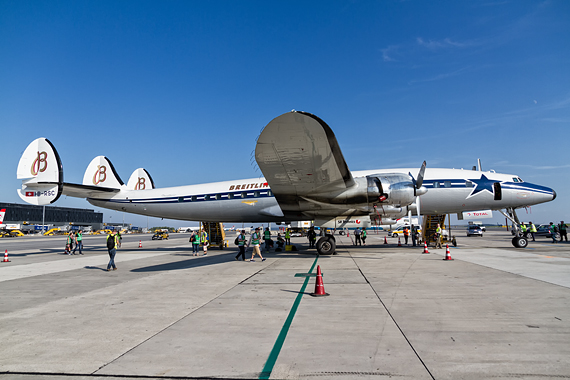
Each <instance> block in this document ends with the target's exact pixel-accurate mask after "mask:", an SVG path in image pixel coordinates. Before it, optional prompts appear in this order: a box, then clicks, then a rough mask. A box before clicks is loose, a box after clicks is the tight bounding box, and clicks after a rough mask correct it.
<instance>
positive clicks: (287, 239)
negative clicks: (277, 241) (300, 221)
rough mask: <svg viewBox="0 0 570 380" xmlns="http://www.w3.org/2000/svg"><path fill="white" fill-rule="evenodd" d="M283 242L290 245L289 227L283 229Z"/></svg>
mask: <svg viewBox="0 0 570 380" xmlns="http://www.w3.org/2000/svg"><path fill="white" fill-rule="evenodd" d="M285 244H287V245H291V230H290V229H289V228H287V229H285Z"/></svg>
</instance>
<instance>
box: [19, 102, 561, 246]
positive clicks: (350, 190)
mask: <svg viewBox="0 0 570 380" xmlns="http://www.w3.org/2000/svg"><path fill="white" fill-rule="evenodd" d="M255 158H256V161H257V164H258V165H259V168H260V169H261V171H262V173H263V174H264V176H265V178H250V179H244V180H233V181H224V182H216V183H208V184H199V185H189V186H180V187H168V188H155V186H154V182H153V181H152V178H151V177H150V175H149V174H148V172H147V171H146V170H144V169H137V170H135V172H134V173H133V174H132V175H131V177H130V179H129V181H128V183H127V185H125V184H124V183H123V181H122V180H121V178H120V177H119V175H118V174H117V172H116V171H115V168H114V167H113V165H112V164H111V162H110V161H109V160H108V159H107V158H106V157H104V156H99V157H96V158H95V159H93V161H91V163H90V164H89V166H88V167H87V170H86V172H85V175H84V177H83V184H73V183H67V182H64V181H63V167H62V164H61V160H60V157H59V154H58V153H57V151H56V149H55V147H54V146H53V145H52V143H51V142H50V141H49V140H47V139H45V138H39V139H36V140H34V141H33V142H32V143H31V144H30V145H29V146H28V147H27V148H26V150H25V151H24V153H23V155H22V157H21V159H20V162H19V164H18V170H17V177H18V179H22V189H20V190H18V193H19V195H20V197H21V198H22V199H23V200H24V201H26V202H28V203H31V204H36V205H45V204H49V203H53V202H55V201H56V200H57V199H58V198H59V197H60V196H61V195H62V194H64V195H68V196H72V197H79V198H86V199H87V201H88V202H89V203H91V204H93V205H94V206H98V207H103V208H108V209H112V210H118V211H124V212H130V213H134V214H141V215H148V216H154V217H161V218H169V219H180V220H192V221H214V222H216V221H225V222H236V223H237V222H239V223H241V222H246V223H250V222H253V223H255V222H289V221H293V220H314V222H315V225H317V226H319V225H320V224H324V223H325V222H326V221H330V220H331V219H333V218H337V217H355V216H363V217H364V216H367V217H369V218H373V219H378V218H379V219H382V218H384V219H387V220H395V219H397V218H401V217H403V216H407V215H409V212H410V211H411V212H414V213H417V214H420V211H421V214H424V215H426V214H448V213H462V212H465V211H475V210H487V209H492V210H500V209H506V210H507V211H508V215H510V217H511V218H512V219H513V221H515V222H516V223H517V225H518V224H519V223H518V219H517V218H516V213H515V212H514V210H515V209H516V208H521V207H527V206H530V205H535V204H539V203H544V202H549V201H551V200H554V198H556V192H555V191H554V190H552V189H550V188H548V187H544V186H539V185H535V184H531V183H527V182H524V181H523V180H522V179H521V178H520V177H518V176H516V175H511V174H499V173H495V172H494V171H487V172H483V171H481V170H462V169H431V168H429V169H426V164H425V162H424V163H423V165H422V166H421V168H420V169H419V170H418V169H417V168H416V169H413V168H407V169H378V170H365V171H356V172H351V171H350V170H349V169H348V165H347V163H346V162H345V160H344V157H343V155H342V152H341V150H340V147H339V145H338V142H337V140H336V137H335V135H334V133H333V131H332V130H331V128H330V127H329V126H328V125H327V124H326V123H325V122H324V121H323V120H321V119H320V118H318V117H317V116H315V115H312V114H309V113H306V112H299V111H291V112H288V113H285V114H283V115H281V116H278V117H276V118H275V119H273V120H272V121H271V122H270V123H269V124H268V125H267V126H266V127H265V128H264V129H263V131H262V132H261V134H260V136H259V138H258V140H257V145H256V149H255ZM412 173H416V174H412ZM420 199H421V202H420ZM420 204H421V210H420ZM379 224H383V223H382V222H380V223H379ZM513 244H514V245H515V246H518V247H525V246H526V245H527V241H526V239H524V238H523V237H515V238H514V239H513ZM335 246H336V243H335V240H334V237H333V236H330V235H329V236H324V237H322V238H321V239H319V241H318V243H317V249H318V252H319V253H323V254H330V253H333V252H334V250H335Z"/></svg>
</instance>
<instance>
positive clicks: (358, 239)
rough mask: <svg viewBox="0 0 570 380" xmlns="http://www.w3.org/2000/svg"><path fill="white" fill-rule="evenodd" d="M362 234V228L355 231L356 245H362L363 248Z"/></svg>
mask: <svg viewBox="0 0 570 380" xmlns="http://www.w3.org/2000/svg"><path fill="white" fill-rule="evenodd" d="M361 234H362V231H360V228H358V227H356V229H355V230H354V245H358V244H360V245H361V246H362V240H360V235H361Z"/></svg>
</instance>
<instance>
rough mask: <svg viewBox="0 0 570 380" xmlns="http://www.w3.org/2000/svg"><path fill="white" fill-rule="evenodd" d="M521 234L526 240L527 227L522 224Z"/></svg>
mask: <svg viewBox="0 0 570 380" xmlns="http://www.w3.org/2000/svg"><path fill="white" fill-rule="evenodd" d="M521 233H522V236H524V237H525V238H526V237H527V231H526V226H525V225H524V223H521Z"/></svg>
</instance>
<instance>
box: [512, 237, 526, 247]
mask: <svg viewBox="0 0 570 380" xmlns="http://www.w3.org/2000/svg"><path fill="white" fill-rule="evenodd" d="M512 243H513V246H514V247H515V248H526V247H527V246H528V239H527V238H524V237H521V236H515V237H514V238H513V240H512Z"/></svg>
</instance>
